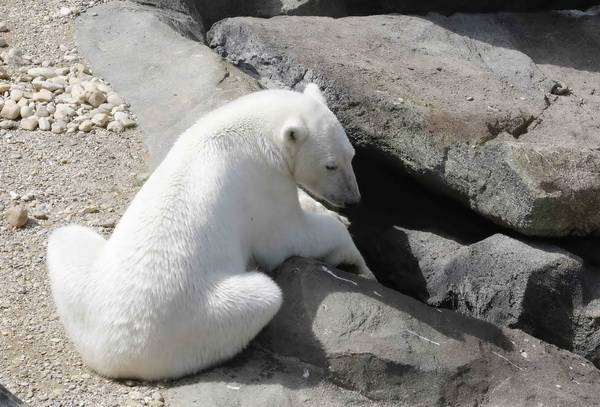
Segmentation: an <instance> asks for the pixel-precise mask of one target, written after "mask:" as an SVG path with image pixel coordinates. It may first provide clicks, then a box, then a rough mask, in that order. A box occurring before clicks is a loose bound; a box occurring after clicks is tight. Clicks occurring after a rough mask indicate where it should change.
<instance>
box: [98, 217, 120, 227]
mask: <svg viewBox="0 0 600 407" xmlns="http://www.w3.org/2000/svg"><path fill="white" fill-rule="evenodd" d="M116 224H117V221H116V220H115V219H107V220H105V221H103V222H100V223H99V224H98V225H99V226H101V227H103V228H107V229H112V228H114V227H115V225H116Z"/></svg>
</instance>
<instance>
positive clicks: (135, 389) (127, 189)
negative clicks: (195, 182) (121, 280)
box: [0, 0, 164, 406]
mask: <svg viewBox="0 0 600 407" xmlns="http://www.w3.org/2000/svg"><path fill="white" fill-rule="evenodd" d="M103 2H106V1H98V0H95V1H82V0H70V1H58V0H43V1H41V0H2V1H1V2H0V22H5V23H6V25H7V26H8V29H9V31H8V32H0V36H1V37H3V38H4V39H5V40H6V42H7V43H8V46H7V47H4V48H0V52H2V51H6V50H8V49H9V48H18V49H20V50H21V51H22V53H23V58H24V59H25V61H26V62H27V63H29V64H31V65H30V66H29V65H28V66H27V67H28V68H31V67H34V66H37V64H42V62H43V61H46V62H45V64H46V65H48V64H50V66H52V67H56V68H60V67H69V66H70V64H72V63H73V62H72V61H67V60H65V59H64V56H65V50H67V49H68V50H69V55H77V52H76V51H74V52H73V51H72V50H73V48H74V47H75V42H74V35H73V32H74V26H73V19H74V18H76V14H77V13H83V12H86V9H87V8H89V7H91V6H94V5H97V4H100V3H103ZM68 9H70V10H68ZM61 10H62V15H61ZM69 11H70V12H69ZM61 44H62V47H61ZM82 62H85V61H82ZM2 67H3V66H2V63H1V62H0V68H2ZM4 69H8V71H9V72H11V75H10V78H8V79H0V84H2V83H11V84H13V85H16V84H18V82H19V81H21V78H20V77H19V75H18V72H19V70H18V67H11V66H6V64H5V66H4ZM21 72H22V70H21ZM2 96H6V94H5V95H2V94H0V97H2ZM134 113H135V112H134ZM147 171H148V169H147V154H146V151H145V148H144V145H143V143H142V140H141V136H140V134H139V131H138V130H136V129H129V130H125V131H124V132H121V133H114V132H110V131H108V130H106V129H99V128H95V129H94V130H92V131H91V132H87V133H84V132H80V131H74V132H72V133H70V134H68V133H62V134H54V133H52V132H50V131H40V130H36V131H27V130H22V129H19V128H17V129H8V130H2V129H0V213H1V214H2V215H3V214H4V212H5V210H6V209H8V208H10V207H13V206H15V205H21V206H22V207H24V208H26V209H27V211H28V212H29V220H28V222H27V223H26V224H25V225H24V226H23V227H21V228H14V227H12V226H11V225H10V224H9V223H8V222H7V220H6V219H5V218H4V216H2V217H1V218H0V281H1V283H0V284H2V285H1V290H2V291H1V293H0V384H3V385H4V386H6V387H7V388H8V389H9V390H11V391H12V392H13V393H15V394H16V395H17V396H18V397H19V398H21V399H22V400H23V401H24V402H26V403H27V404H28V405H31V406H138V405H149V406H162V405H164V403H163V401H162V395H161V394H160V392H161V388H163V387H164V386H163V384H161V383H151V384H149V383H141V382H132V381H113V380H108V379H105V378H103V377H100V376H98V375H97V374H95V373H94V372H92V371H90V370H89V369H88V368H86V367H85V366H84V365H82V363H81V360H80V358H79V356H78V354H77V353H76V351H75V349H74V347H73V345H72V344H71V342H70V341H69V340H68V338H67V337H66V335H65V332H64V330H63V328H62V325H61V324H60V321H59V319H58V315H57V314H56V311H55V309H54V305H53V301H52V297H51V294H50V287H49V282H48V278H47V275H46V273H47V270H46V265H45V251H46V242H47V238H48V235H49V234H50V233H51V232H52V230H53V229H55V228H57V227H60V226H64V225H68V224H71V223H77V224H81V225H85V226H89V227H92V228H94V229H95V230H97V231H99V232H100V233H102V234H104V235H105V236H108V235H110V233H111V232H112V228H111V224H114V222H115V221H118V219H119V217H120V216H121V215H122V213H123V212H124V211H125V209H126V208H127V205H128V203H129V202H130V201H131V199H132V198H133V196H134V194H135V193H136V191H137V190H138V189H139V187H140V186H141V184H142V183H143V181H144V180H145V179H146V178H147ZM34 214H35V217H34V216H33V215H34ZM100 225H103V226H100Z"/></svg>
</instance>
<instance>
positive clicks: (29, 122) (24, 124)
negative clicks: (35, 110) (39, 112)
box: [21, 116, 39, 130]
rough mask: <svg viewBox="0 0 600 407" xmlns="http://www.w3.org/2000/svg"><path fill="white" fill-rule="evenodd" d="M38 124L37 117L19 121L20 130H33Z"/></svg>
mask: <svg viewBox="0 0 600 407" xmlns="http://www.w3.org/2000/svg"><path fill="white" fill-rule="evenodd" d="M38 124H39V118H38V117H37V116H31V117H27V118H25V119H23V120H21V128H22V129H24V130H35V129H36V127H37V126H38Z"/></svg>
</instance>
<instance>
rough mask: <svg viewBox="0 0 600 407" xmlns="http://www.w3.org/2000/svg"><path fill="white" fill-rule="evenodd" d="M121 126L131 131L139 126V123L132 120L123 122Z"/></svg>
mask: <svg viewBox="0 0 600 407" xmlns="http://www.w3.org/2000/svg"><path fill="white" fill-rule="evenodd" d="M121 124H123V127H125V128H126V129H130V128H132V127H135V126H137V123H136V122H135V120H131V119H124V120H121Z"/></svg>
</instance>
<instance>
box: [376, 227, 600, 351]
mask: <svg viewBox="0 0 600 407" xmlns="http://www.w3.org/2000/svg"><path fill="white" fill-rule="evenodd" d="M377 246H378V247H379V249H380V250H379V252H375V253H372V254H371V258H374V257H376V256H377V255H379V264H377V265H376V267H378V268H386V269H387V270H389V277H388V279H387V281H386V283H387V284H389V285H391V286H393V287H395V288H397V289H398V290H399V291H401V292H404V293H407V294H410V295H412V296H415V297H417V298H419V299H420V300H422V301H424V302H426V303H428V304H430V305H433V306H436V307H445V308H449V309H452V310H456V311H459V312H461V313H463V314H465V315H469V316H472V317H475V318H479V319H483V320H485V321H488V322H492V323H494V324H496V325H500V326H507V327H510V328H518V329H521V330H523V331H525V332H527V333H529V334H531V335H533V336H535V337H537V338H539V339H542V340H544V341H545V342H549V343H552V344H554V345H556V346H559V347H561V348H563V349H568V350H571V351H573V352H575V353H577V354H579V355H581V356H584V357H586V358H588V359H589V360H591V361H592V362H594V363H599V362H600V352H599V350H600V333H599V329H598V323H597V322H596V321H598V317H600V312H599V311H600V308H599V306H598V304H599V303H600V289H599V288H600V285H599V282H598V281H596V280H597V279H596V278H595V276H596V275H597V272H596V271H595V270H593V269H585V268H584V265H583V262H582V261H581V259H580V258H578V257H577V256H574V255H573V254H571V253H569V252H566V251H565V250H563V249H560V248H558V247H555V246H552V245H549V244H541V243H525V242H522V241H519V240H516V239H514V238H510V237H508V236H504V235H500V234H497V235H493V236H491V237H489V238H487V239H484V240H482V241H480V242H477V243H474V244H471V245H462V244H460V243H457V242H455V241H453V240H450V239H447V238H444V237H442V236H439V235H437V234H434V233H430V232H421V231H414V230H408V229H404V228H398V227H396V228H392V229H390V230H388V232H387V233H385V234H383V235H382V236H381V237H380V238H379V243H378V244H377Z"/></svg>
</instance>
